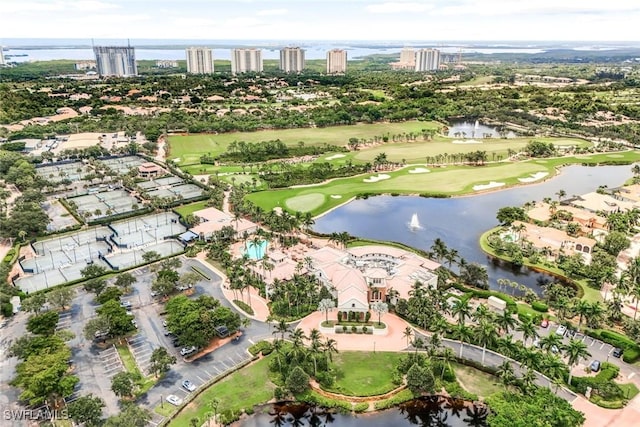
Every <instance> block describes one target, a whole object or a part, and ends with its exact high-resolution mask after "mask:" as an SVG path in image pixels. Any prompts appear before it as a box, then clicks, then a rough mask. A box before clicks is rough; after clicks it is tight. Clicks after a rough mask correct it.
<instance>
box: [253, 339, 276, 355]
mask: <svg viewBox="0 0 640 427" xmlns="http://www.w3.org/2000/svg"><path fill="white" fill-rule="evenodd" d="M272 351H273V345H272V344H271V343H270V342H269V341H258V342H257V343H255V344H254V345H252V346H251V347H249V353H251V355H252V356H257V355H258V354H260V353H262V355H263V356H267V355H269V354H271V352H272Z"/></svg>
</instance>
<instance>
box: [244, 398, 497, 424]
mask: <svg viewBox="0 0 640 427" xmlns="http://www.w3.org/2000/svg"><path fill="white" fill-rule="evenodd" d="M487 415H488V408H487V406H485V405H483V404H481V403H471V402H466V401H464V400H461V399H452V398H448V397H442V396H426V397H423V398H420V399H415V400H411V401H409V402H406V403H402V404H400V405H399V406H398V407H397V408H393V409H389V410H386V411H382V412H376V413H372V414H361V415H353V414H336V413H333V412H331V411H327V410H324V409H322V408H318V407H313V406H309V405H306V404H298V403H287V404H274V405H273V406H271V407H270V410H269V411H268V412H262V413H256V414H255V415H252V416H251V417H249V418H247V419H244V420H242V421H239V422H237V423H235V424H234V425H236V426H238V427H262V426H269V425H274V426H282V427H289V426H329V425H335V426H340V427H364V426H366V427H387V426H395V427H403V426H413V425H421V426H430V425H439V426H451V427H463V426H478V427H482V426H486V425H487V424H486V418H487Z"/></svg>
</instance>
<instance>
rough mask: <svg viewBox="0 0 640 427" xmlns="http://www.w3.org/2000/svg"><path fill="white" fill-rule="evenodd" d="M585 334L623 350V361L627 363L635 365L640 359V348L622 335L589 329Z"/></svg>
mask: <svg viewBox="0 0 640 427" xmlns="http://www.w3.org/2000/svg"><path fill="white" fill-rule="evenodd" d="M585 333H586V334H587V335H589V336H590V337H593V338H597V339H599V340H601V341H604V342H606V343H607V344H611V345H612V346H614V347H620V348H621V349H623V350H624V353H623V354H622V360H624V361H625V362H627V363H634V362H636V361H638V360H639V359H640V346H639V345H638V344H636V343H635V342H634V341H633V340H632V339H630V338H628V337H626V336H624V335H622V334H619V333H617V332H613V331H607V330H603V329H587V330H586V331H585Z"/></svg>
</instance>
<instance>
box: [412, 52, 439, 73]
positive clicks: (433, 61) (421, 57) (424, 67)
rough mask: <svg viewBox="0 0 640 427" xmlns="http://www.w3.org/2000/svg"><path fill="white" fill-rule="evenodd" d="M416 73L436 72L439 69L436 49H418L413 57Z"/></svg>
mask: <svg viewBox="0 0 640 427" xmlns="http://www.w3.org/2000/svg"><path fill="white" fill-rule="evenodd" d="M415 63H416V68H415V70H416V71H437V70H438V69H439V67H440V51H439V50H438V49H419V50H417V51H416V56H415Z"/></svg>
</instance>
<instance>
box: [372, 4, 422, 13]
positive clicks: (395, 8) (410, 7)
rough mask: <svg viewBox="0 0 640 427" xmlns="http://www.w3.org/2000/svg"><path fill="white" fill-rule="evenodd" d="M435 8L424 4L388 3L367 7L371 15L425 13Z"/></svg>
mask: <svg viewBox="0 0 640 427" xmlns="http://www.w3.org/2000/svg"><path fill="white" fill-rule="evenodd" d="M432 8H433V6H432V5H430V4H424V3H405V2H388V3H379V4H370V5H368V6H367V7H366V9H367V11H369V12H371V13H401V12H424V11H426V10H430V9H432Z"/></svg>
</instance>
